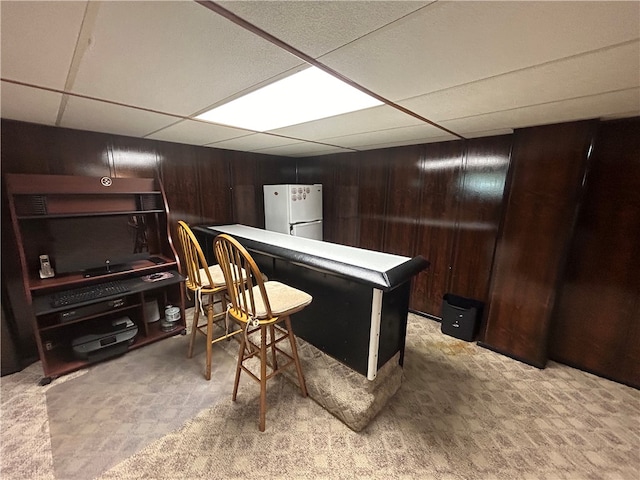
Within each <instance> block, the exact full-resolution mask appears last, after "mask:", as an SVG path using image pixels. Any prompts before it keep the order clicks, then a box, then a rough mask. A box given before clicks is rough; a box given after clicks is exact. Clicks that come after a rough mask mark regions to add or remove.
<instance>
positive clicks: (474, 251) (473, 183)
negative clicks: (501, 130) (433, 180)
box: [447, 135, 512, 302]
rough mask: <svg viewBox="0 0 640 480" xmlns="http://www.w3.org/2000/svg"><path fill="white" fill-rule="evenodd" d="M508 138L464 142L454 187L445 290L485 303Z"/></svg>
mask: <svg viewBox="0 0 640 480" xmlns="http://www.w3.org/2000/svg"><path fill="white" fill-rule="evenodd" d="M511 140H512V138H511V135H504V136H498V137H488V138H479V139H473V140H469V141H468V142H466V150H465V158H464V170H463V174H462V176H461V177H459V183H458V184H457V186H456V188H457V190H458V198H459V206H458V207H459V208H458V217H457V229H456V235H455V244H454V248H453V255H452V259H451V275H450V278H449V281H448V282H447V283H448V288H447V291H448V292H451V293H453V294H456V295H460V296H462V297H467V298H473V299H476V300H480V301H482V302H486V301H487V297H488V293H489V281H490V276H491V265H492V262H493V254H494V251H495V245H496V238H497V235H498V229H499V226H500V219H501V214H502V198H503V194H504V187H505V181H506V176H507V171H508V169H509V159H510V154H511Z"/></svg>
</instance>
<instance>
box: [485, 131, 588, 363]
mask: <svg viewBox="0 0 640 480" xmlns="http://www.w3.org/2000/svg"><path fill="white" fill-rule="evenodd" d="M592 127H593V124H592V123H591V122H575V123H567V124H562V125H550V126H544V127H535V128H528V129H523V130H519V131H517V132H516V135H515V141H514V147H513V153H512V160H511V172H510V179H509V182H510V185H509V195H508V199H507V203H506V205H505V210H504V220H503V224H502V230H501V232H500V238H499V240H498V245H497V249H496V256H495V262H494V268H493V276H492V283H491V291H490V295H489V299H490V300H489V312H488V317H487V325H486V329H485V334H484V342H485V344H486V346H488V347H490V348H493V349H495V350H497V351H500V352H502V353H505V354H507V355H510V356H512V357H515V358H518V359H520V360H523V361H525V362H528V363H530V364H532V365H535V366H539V367H543V366H544V365H545V363H546V361H547V340H548V334H549V325H550V318H551V313H552V311H553V307H554V301H555V292H556V287H557V285H558V282H559V280H560V278H561V275H562V273H563V269H564V265H565V260H566V252H567V248H568V243H569V240H570V238H571V235H572V230H573V225H574V221H575V215H576V212H577V205H578V201H579V199H580V197H581V193H582V192H581V191H582V188H581V185H582V181H583V178H584V176H585V173H586V168H587V152H588V149H589V144H590V142H591V140H592V135H593V128H592Z"/></svg>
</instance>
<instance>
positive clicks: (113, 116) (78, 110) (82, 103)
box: [60, 97, 175, 137]
mask: <svg viewBox="0 0 640 480" xmlns="http://www.w3.org/2000/svg"><path fill="white" fill-rule="evenodd" d="M172 122H175V117H169V116H167V115H161V114H158V113H151V112H146V111H144V110H138V109H135V108H129V107H123V106H119V105H113V104H111V103H105V102H97V101H94V100H87V99H85V98H79V97H69V99H68V102H67V106H66V108H65V111H64V115H63V116H62V122H61V123H60V126H61V127H67V128H76V129H80V130H89V131H93V132H104V133H113V134H118V135H129V136H132V137H144V136H145V135H147V134H148V133H149V132H150V131H154V130H158V129H160V128H162V127H164V126H166V125H168V124H170V123H172Z"/></svg>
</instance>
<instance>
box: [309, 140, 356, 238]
mask: <svg viewBox="0 0 640 480" xmlns="http://www.w3.org/2000/svg"><path fill="white" fill-rule="evenodd" d="M358 158H359V157H358V154H357V153H347V154H334V155H325V156H322V157H319V158H312V159H308V158H305V159H300V160H298V177H297V178H298V180H297V181H298V182H299V183H321V184H322V193H323V195H322V208H323V235H324V239H325V240H327V241H329V242H334V243H339V244H342V245H350V246H357V245H358V232H359V224H360V222H359V217H358V198H359V195H358V190H359V188H358V173H359V163H358Z"/></svg>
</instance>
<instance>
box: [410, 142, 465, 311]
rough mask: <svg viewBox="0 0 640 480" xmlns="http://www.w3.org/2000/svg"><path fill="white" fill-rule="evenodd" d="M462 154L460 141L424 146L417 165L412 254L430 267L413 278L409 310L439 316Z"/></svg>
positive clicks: (451, 242) (451, 247) (451, 245)
mask: <svg viewBox="0 0 640 480" xmlns="http://www.w3.org/2000/svg"><path fill="white" fill-rule="evenodd" d="M463 153H464V142H461V141H455V142H444V143H438V144H429V145H425V146H424V154H423V155H424V157H423V160H422V164H421V166H420V168H421V169H422V171H423V174H422V194H421V205H420V209H419V212H418V217H419V223H420V225H419V228H418V230H417V242H416V250H415V254H416V255H422V256H423V257H424V258H426V259H427V260H428V261H429V262H431V265H430V266H429V268H428V269H427V270H425V271H423V272H421V273H420V274H418V275H417V276H416V278H415V279H414V282H413V287H412V292H411V301H410V308H411V309H413V310H416V311H419V312H423V313H427V314H429V315H434V316H440V310H441V306H442V297H443V296H444V294H445V293H447V284H448V278H449V274H450V269H451V255H452V249H453V243H454V238H455V231H456V219H457V215H458V213H457V209H458V203H459V195H458V192H457V185H458V184H459V182H460V178H461V175H462V161H463Z"/></svg>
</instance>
